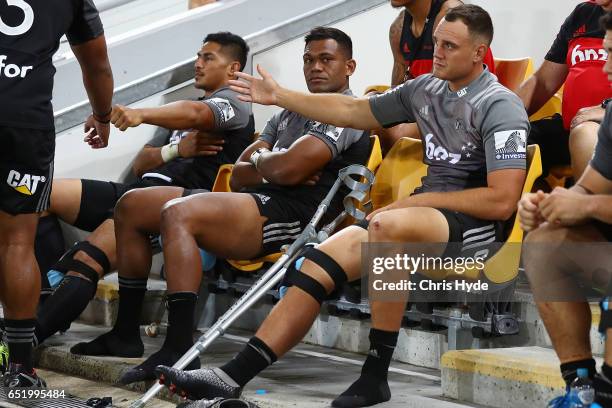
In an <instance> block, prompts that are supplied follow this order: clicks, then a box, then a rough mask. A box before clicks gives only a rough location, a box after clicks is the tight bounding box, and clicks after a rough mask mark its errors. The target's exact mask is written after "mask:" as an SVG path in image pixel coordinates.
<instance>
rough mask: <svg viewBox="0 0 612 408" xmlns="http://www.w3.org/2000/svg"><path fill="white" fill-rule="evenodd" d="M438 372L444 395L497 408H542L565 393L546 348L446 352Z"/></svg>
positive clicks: (554, 360) (555, 363)
mask: <svg viewBox="0 0 612 408" xmlns="http://www.w3.org/2000/svg"><path fill="white" fill-rule="evenodd" d="M601 362H602V361H601V359H598V362H597V364H598V366H599V365H600V364H601ZM441 372H442V392H443V395H444V396H446V397H449V398H452V399H455V400H459V401H463V402H469V403H475V404H482V405H487V406H491V407H496V408H510V407H512V408H523V407H524V408H533V407H544V406H546V404H547V402H548V401H550V400H551V399H552V398H554V397H555V396H558V395H562V394H563V393H564V392H565V383H564V382H563V379H562V378H561V373H560V372H559V360H558V358H557V356H556V354H555V353H554V351H553V350H551V349H549V348H545V347H537V346H534V347H515V348H500V349H488V350H458V351H449V352H447V353H445V354H444V356H442V361H441Z"/></svg>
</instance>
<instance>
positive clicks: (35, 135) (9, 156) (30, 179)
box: [0, 126, 55, 215]
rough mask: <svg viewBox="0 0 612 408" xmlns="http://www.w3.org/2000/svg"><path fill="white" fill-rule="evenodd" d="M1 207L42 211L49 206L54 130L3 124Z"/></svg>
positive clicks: (17, 211)
mask: <svg viewBox="0 0 612 408" xmlns="http://www.w3.org/2000/svg"><path fill="white" fill-rule="evenodd" d="M0 140H2V149H0V184H1V185H2V187H0V210H2V211H5V212H7V213H9V214H13V215H17V214H32V213H40V212H43V211H45V210H46V209H47V208H49V198H50V196H51V185H52V184H53V183H52V180H53V156H54V154H55V131H54V130H53V129H50V130H38V129H21V128H13V127H6V126H0Z"/></svg>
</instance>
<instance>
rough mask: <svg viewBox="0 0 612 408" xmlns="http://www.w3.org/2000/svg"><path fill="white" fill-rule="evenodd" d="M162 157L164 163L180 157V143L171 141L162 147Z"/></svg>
mask: <svg viewBox="0 0 612 408" xmlns="http://www.w3.org/2000/svg"><path fill="white" fill-rule="evenodd" d="M161 157H162V160H163V161H164V163H168V162H169V161H170V160H174V159H176V158H177V157H179V151H178V143H170V144H167V145H165V146H162V148H161Z"/></svg>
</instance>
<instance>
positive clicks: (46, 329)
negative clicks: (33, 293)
mask: <svg viewBox="0 0 612 408" xmlns="http://www.w3.org/2000/svg"><path fill="white" fill-rule="evenodd" d="M95 294H96V285H95V284H94V283H93V282H90V281H89V280H87V279H83V278H82V277H80V276H71V275H67V276H65V277H64V279H63V280H62V283H60V285H59V286H58V287H57V289H55V291H54V292H53V294H52V295H51V296H49V298H48V299H47V301H46V302H45V304H44V305H43V307H41V309H40V312H39V314H38V324H37V326H36V341H37V344H40V343H42V342H43V341H44V340H45V339H47V338H48V337H50V336H52V335H54V334H55V333H56V332H57V331H60V330H62V331H65V330H67V329H68V328H69V327H70V324H71V323H72V322H73V321H74V320H75V319H76V318H77V317H79V316H80V314H81V313H82V312H83V310H85V308H86V307H87V305H88V304H89V301H90V300H91V299H93V297H94V295H95Z"/></svg>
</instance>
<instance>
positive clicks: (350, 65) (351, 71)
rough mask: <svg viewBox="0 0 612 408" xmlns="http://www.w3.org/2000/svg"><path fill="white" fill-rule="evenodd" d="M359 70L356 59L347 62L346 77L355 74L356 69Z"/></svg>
mask: <svg viewBox="0 0 612 408" xmlns="http://www.w3.org/2000/svg"><path fill="white" fill-rule="evenodd" d="M356 68H357V61H355V60H354V59H352V58H351V59H350V60H348V61H346V76H351V75H353V74H354V73H355V69H356Z"/></svg>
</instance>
